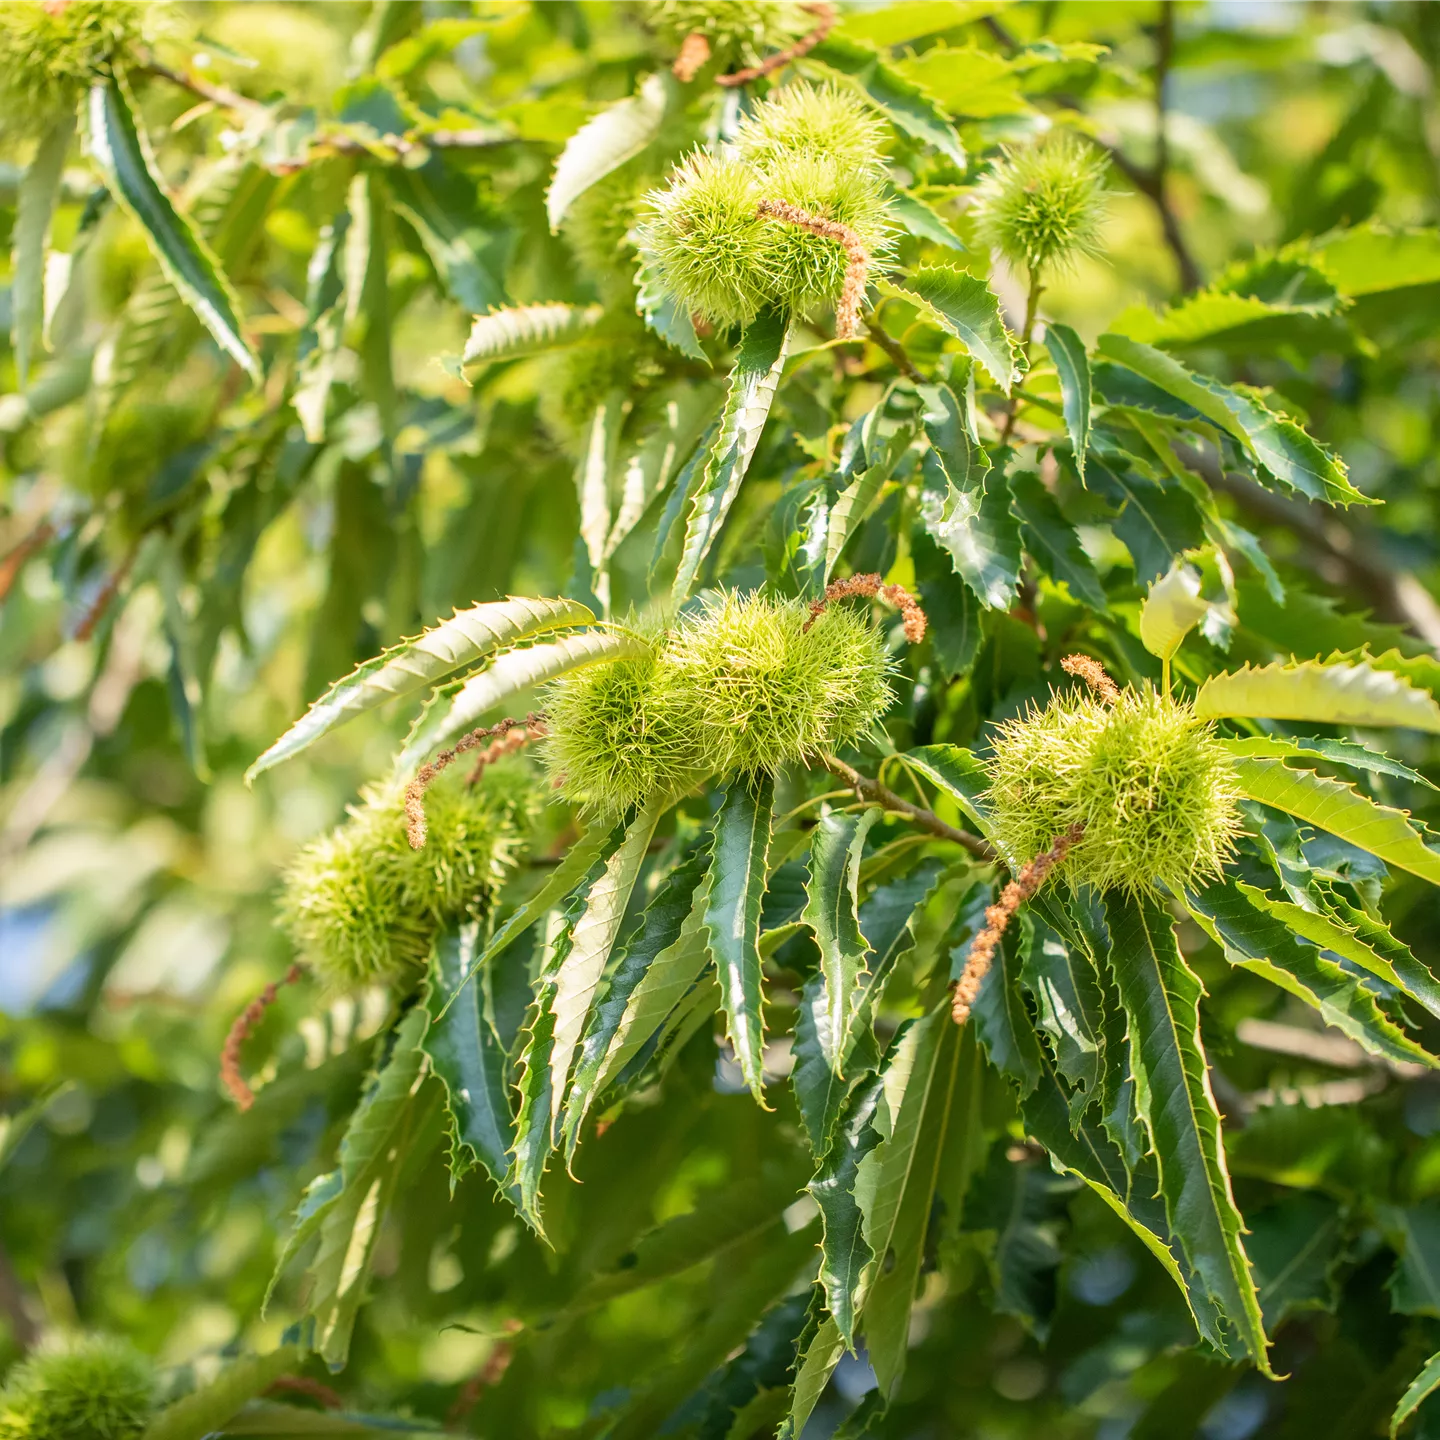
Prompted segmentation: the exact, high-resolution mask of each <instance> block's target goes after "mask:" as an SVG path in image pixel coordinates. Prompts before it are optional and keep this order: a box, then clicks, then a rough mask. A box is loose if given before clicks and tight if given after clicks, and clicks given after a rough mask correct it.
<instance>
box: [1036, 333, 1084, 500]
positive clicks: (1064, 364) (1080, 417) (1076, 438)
mask: <svg viewBox="0 0 1440 1440" xmlns="http://www.w3.org/2000/svg"><path fill="white" fill-rule="evenodd" d="M1045 348H1046V349H1047V350H1048V351H1049V352H1050V358H1051V360H1053V361H1054V362H1055V373H1056V374H1057V375H1058V376H1059V377H1060V408H1061V410H1062V411H1063V413H1064V415H1065V431H1066V433H1067V434H1068V435H1069V436H1070V448H1071V450H1072V451H1074V454H1075V469H1076V471H1077V472H1078V473H1079V475H1080V483H1081V484H1082V485H1083V484H1084V483H1085V452H1086V450H1088V449H1089V446H1090V360H1089V357H1088V356H1087V355H1086V354H1085V342H1084V341H1083V340H1081V338H1080V337H1079V336H1078V335H1077V334H1076V333H1075V332H1074V331H1073V330H1072V329H1071V328H1070V327H1069V326H1068V325H1061V324H1059V323H1058V322H1056V321H1054V320H1047V321H1046V322H1045Z"/></svg>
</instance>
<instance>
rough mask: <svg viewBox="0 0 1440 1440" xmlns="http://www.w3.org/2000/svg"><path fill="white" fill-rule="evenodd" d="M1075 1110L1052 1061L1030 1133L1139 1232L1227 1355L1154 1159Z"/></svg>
mask: <svg viewBox="0 0 1440 1440" xmlns="http://www.w3.org/2000/svg"><path fill="white" fill-rule="evenodd" d="M1073 1112H1074V1106H1073V1105H1072V1104H1071V1103H1070V1101H1069V1099H1068V1097H1067V1096H1066V1094H1065V1091H1064V1089H1063V1087H1062V1086H1061V1085H1060V1083H1059V1082H1058V1080H1057V1079H1056V1077H1055V1072H1054V1070H1053V1069H1052V1068H1051V1067H1050V1066H1049V1065H1048V1064H1047V1065H1046V1066H1045V1068H1044V1073H1043V1074H1042V1075H1041V1078H1040V1083H1039V1084H1038V1085H1037V1086H1036V1088H1035V1089H1034V1090H1033V1091H1031V1093H1030V1094H1029V1095H1028V1096H1026V1097H1025V1100H1024V1101H1023V1102H1022V1104H1021V1107H1020V1113H1021V1116H1022V1118H1023V1119H1024V1122H1025V1129H1026V1132H1027V1133H1028V1134H1029V1135H1031V1136H1033V1137H1034V1138H1035V1139H1036V1140H1038V1141H1039V1142H1040V1144H1042V1145H1043V1146H1044V1147H1045V1149H1046V1151H1047V1152H1048V1153H1049V1155H1050V1158H1051V1162H1052V1163H1053V1164H1058V1165H1060V1166H1063V1167H1064V1169H1065V1170H1067V1171H1068V1172H1069V1173H1070V1174H1072V1175H1078V1176H1079V1177H1080V1178H1081V1179H1082V1180H1083V1181H1084V1182H1085V1183H1086V1184H1087V1185H1088V1186H1089V1187H1090V1188H1091V1189H1092V1190H1093V1191H1094V1192H1095V1193H1096V1194H1097V1195H1099V1196H1100V1198H1101V1199H1102V1200H1103V1201H1104V1202H1105V1203H1106V1204H1107V1205H1108V1206H1109V1207H1110V1208H1111V1209H1112V1210H1113V1211H1114V1212H1115V1213H1116V1214H1117V1215H1118V1216H1119V1217H1120V1218H1121V1219H1122V1220H1123V1221H1124V1222H1125V1223H1126V1224H1127V1225H1128V1226H1129V1227H1130V1229H1131V1230H1132V1231H1133V1232H1134V1233H1135V1234H1136V1236H1138V1237H1139V1239H1140V1240H1141V1242H1142V1243H1143V1244H1144V1246H1145V1248H1146V1249H1147V1250H1149V1251H1150V1253H1151V1254H1152V1255H1153V1256H1154V1257H1155V1258H1156V1259H1157V1260H1158V1261H1159V1262H1160V1264H1161V1265H1162V1266H1163V1267H1164V1269H1165V1272H1166V1274H1168V1275H1169V1276H1170V1278H1171V1279H1172V1280H1173V1281H1174V1282H1175V1284H1176V1286H1177V1287H1178V1288H1179V1290H1180V1293H1181V1294H1182V1295H1183V1296H1184V1297H1185V1304H1186V1306H1187V1308H1188V1309H1189V1311H1190V1315H1191V1318H1192V1319H1193V1320H1194V1321H1195V1326H1196V1329H1197V1330H1198V1331H1199V1332H1200V1334H1201V1335H1202V1336H1204V1338H1205V1339H1206V1340H1208V1341H1209V1342H1210V1344H1212V1345H1213V1346H1215V1348H1216V1349H1217V1350H1219V1351H1220V1353H1221V1354H1222V1355H1224V1354H1225V1353H1226V1346H1225V1338H1224V1335H1223V1332H1222V1327H1221V1323H1220V1315H1219V1312H1218V1311H1217V1310H1216V1308H1215V1303H1214V1301H1213V1300H1211V1299H1210V1297H1209V1295H1208V1294H1207V1293H1206V1291H1205V1288H1204V1286H1202V1285H1201V1284H1200V1280H1199V1277H1198V1276H1197V1275H1196V1274H1195V1272H1194V1271H1193V1270H1192V1269H1191V1268H1190V1264H1189V1262H1188V1261H1187V1260H1186V1258H1185V1252H1184V1251H1183V1250H1182V1249H1181V1248H1180V1245H1179V1244H1178V1243H1177V1241H1176V1240H1175V1239H1174V1237H1173V1236H1172V1235H1171V1233H1170V1226H1169V1222H1168V1221H1167V1220H1166V1218H1165V1206H1164V1202H1163V1201H1162V1200H1161V1198H1160V1195H1159V1193H1158V1192H1159V1183H1158V1182H1159V1176H1158V1174H1157V1173H1156V1171H1155V1168H1154V1164H1153V1162H1152V1161H1150V1160H1149V1158H1148V1157H1142V1156H1136V1157H1135V1160H1134V1161H1133V1162H1129V1163H1127V1162H1126V1161H1125V1160H1124V1159H1123V1158H1122V1157H1121V1154H1120V1151H1119V1149H1118V1148H1117V1146H1116V1144H1115V1142H1114V1141H1113V1140H1111V1139H1110V1138H1109V1137H1108V1136H1106V1135H1105V1134H1103V1133H1101V1131H1100V1130H1099V1129H1097V1128H1096V1127H1095V1126H1094V1125H1090V1124H1081V1125H1079V1126H1078V1127H1074V1128H1072V1125H1073V1122H1072V1119H1071V1116H1072V1114H1073Z"/></svg>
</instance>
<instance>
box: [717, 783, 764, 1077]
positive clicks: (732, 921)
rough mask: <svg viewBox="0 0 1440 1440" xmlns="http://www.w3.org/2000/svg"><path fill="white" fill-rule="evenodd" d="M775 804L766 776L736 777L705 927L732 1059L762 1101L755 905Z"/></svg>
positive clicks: (720, 820) (723, 815)
mask: <svg viewBox="0 0 1440 1440" xmlns="http://www.w3.org/2000/svg"><path fill="white" fill-rule="evenodd" d="M774 808H775V782H774V780H773V778H772V777H770V776H768V775H757V776H744V775H737V776H736V777H735V779H734V780H732V781H731V782H730V786H729V788H728V789H727V790H726V792H725V800H724V802H723V803H722V805H721V806H720V811H719V813H718V814H717V815H716V817H715V838H714V842H713V845H712V848H711V859H710V891H709V896H708V903H707V906H706V910H705V930H706V933H707V935H708V936H709V943H710V953H711V954H712V955H713V956H714V957H715V968H716V971H717V973H718V974H719V977H720V991H721V994H722V996H723V998H724V1007H725V1026H726V1032H727V1034H728V1035H729V1037H730V1044H731V1047H732V1048H733V1050H734V1051H735V1063H736V1064H737V1065H739V1067H740V1073H741V1074H742V1075H743V1076H744V1077H745V1083H746V1084H747V1085H748V1086H749V1087H750V1090H751V1093H752V1094H753V1095H754V1096H755V1098H756V1099H757V1100H758V1101H760V1102H761V1103H762V1104H763V1103H764V1095H765V1069H764V1064H763V1061H762V1054H763V1050H764V1044H765V1021H764V1016H763V1014H762V1009H761V1006H762V997H761V990H760V903H761V901H762V900H763V899H764V898H765V877H766V857H767V855H768V854H769V851H770V826H771V821H772V818H773V813H774Z"/></svg>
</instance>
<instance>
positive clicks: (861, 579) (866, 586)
mask: <svg viewBox="0 0 1440 1440" xmlns="http://www.w3.org/2000/svg"><path fill="white" fill-rule="evenodd" d="M851 595H863V596H865V597H866V599H872V598H874V597H875V596H879V598H880V599H881V600H884V601H885V602H886V603H887V604H889V605H893V606H894V607H895V608H896V609H897V610H898V611H899V612H900V614H901V616H902V617H903V619H904V627H903V628H904V631H905V638H906V639H907V640H908V641H909V642H910V643H911V644H912V645H918V644H919V643H920V642H921V641H922V640H923V639H924V638H925V628H926V625H927V624H928V623H929V622H928V621H927V619H926V616H925V612H924V611H923V610H922V609H921V608H920V602H919V601H918V600H917V599H916V598H915V597H914V596H913V595H912V594H911V593H910V592H909V591H908V590H907V589H906V588H905V587H904V586H903V585H886V584H883V583H882V582H881V579H880V577H879V576H878V575H876V574H873V573H872V574H869V575H851V576H850V577H849V578H848V579H845V580H832V581H831V582H830V583H829V584H828V585H827V586H826V587H825V593H824V595H822V596H821V597H820V599H818V600H812V601H811V602H810V618H809V619H808V620H807V621H806V622H805V624H804V625H803V626H802V627H801V632H800V633H801V634H802V635H803V634H808V633H809V630H810V627H811V626H812V625H813V624H814V623H815V622H816V621H817V620H818V619H819V618H820V616H821V615H822V614H824V612H825V610H826V609H827V608H828V607H829V605H830V602H831V601H832V600H846V599H848V598H849V597H850V596H851Z"/></svg>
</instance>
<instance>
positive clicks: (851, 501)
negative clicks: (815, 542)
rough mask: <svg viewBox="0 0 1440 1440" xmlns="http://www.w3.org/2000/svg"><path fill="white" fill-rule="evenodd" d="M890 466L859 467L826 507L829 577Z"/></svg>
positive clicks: (861, 522) (887, 477) (826, 543)
mask: <svg viewBox="0 0 1440 1440" xmlns="http://www.w3.org/2000/svg"><path fill="white" fill-rule="evenodd" d="M890 468H891V467H889V466H884V465H872V466H871V467H870V468H869V469H868V470H862V471H861V472H860V474H859V475H857V476H856V477H855V479H853V480H852V481H851V482H850V483H849V484H848V485H847V486H846V487H845V488H844V489H843V490H842V491H841V492H840V493H839V494H838V495H837V496H836V497H835V503H834V504H833V505H832V506H831V507H830V523H829V525H828V526H827V527H826V531H825V570H824V576H823V578H824V579H825V580H829V578H830V576H831V574H832V573H833V572H834V569H835V566H836V564H837V563H838V561H839V559H840V556H841V555H842V554H843V553H844V550H845V546H846V545H847V544H849V542H850V539H851V537H852V536H853V535H854V533H855V532H856V531H857V530H858V529H859V528H860V526H861V525H862V524H864V522H865V518H866V516H868V515H869V513H870V511H871V510H872V509H873V508H874V506H875V502H876V501H877V500H878V499H879V498H880V492H881V490H883V489H884V488H885V482H886V481H887V480H888V479H889V478H890Z"/></svg>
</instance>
